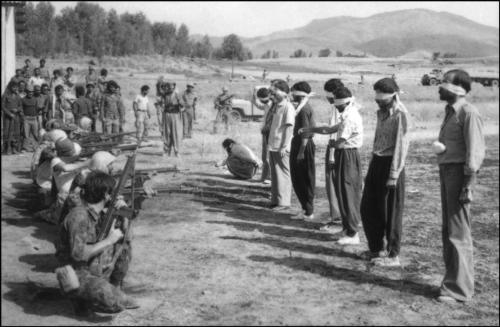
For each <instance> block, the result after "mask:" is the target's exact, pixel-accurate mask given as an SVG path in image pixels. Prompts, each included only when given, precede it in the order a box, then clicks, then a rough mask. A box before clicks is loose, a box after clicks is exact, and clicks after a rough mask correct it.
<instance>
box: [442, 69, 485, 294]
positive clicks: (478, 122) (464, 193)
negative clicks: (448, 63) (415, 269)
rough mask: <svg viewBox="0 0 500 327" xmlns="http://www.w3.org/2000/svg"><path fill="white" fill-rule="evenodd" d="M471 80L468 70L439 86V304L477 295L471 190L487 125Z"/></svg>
mask: <svg viewBox="0 0 500 327" xmlns="http://www.w3.org/2000/svg"><path fill="white" fill-rule="evenodd" d="M470 90H471V79H470V76H469V74H468V73H467V72H465V71H463V70H459V69H456V70H451V71H448V72H447V73H446V74H445V75H444V77H443V83H442V84H441V85H440V87H439V98H440V100H442V101H446V102H447V103H448V104H447V105H446V108H445V110H446V115H445V118H444V121H443V124H442V125H441V130H440V132H439V143H438V144H439V145H441V148H440V149H437V150H436V152H437V155H438V164H439V178H440V183H441V207H442V214H443V226H442V237H443V257H444V263H445V267H446V272H445V275H444V279H443V282H442V284H441V288H440V295H439V297H438V301H441V302H451V303H454V302H465V301H468V300H470V299H471V298H472V295H473V293H474V262H473V255H472V251H473V244H472V235H471V225H470V224H471V216H470V203H471V201H472V186H473V185H474V182H475V180H476V174H477V172H478V170H479V168H480V167H481V164H482V162H483V159H484V154H485V144H484V136H483V122H482V119H481V116H480V115H479V112H478V110H477V109H476V108H475V107H474V106H472V105H471V104H470V103H468V102H467V100H466V99H465V96H466V94H467V93H469V92H470Z"/></svg>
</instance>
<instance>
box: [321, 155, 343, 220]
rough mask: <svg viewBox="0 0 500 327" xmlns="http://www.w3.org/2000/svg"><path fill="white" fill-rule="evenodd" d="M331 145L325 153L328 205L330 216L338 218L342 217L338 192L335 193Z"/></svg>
mask: <svg viewBox="0 0 500 327" xmlns="http://www.w3.org/2000/svg"><path fill="white" fill-rule="evenodd" d="M331 151H333V149H330V146H327V147H326V155H325V188H326V195H327V197H328V205H329V209H330V218H331V219H336V218H340V217H341V214H340V209H339V201H338V199H337V194H336V193H335V183H334V180H335V165H334V164H333V163H331V162H330V152H331Z"/></svg>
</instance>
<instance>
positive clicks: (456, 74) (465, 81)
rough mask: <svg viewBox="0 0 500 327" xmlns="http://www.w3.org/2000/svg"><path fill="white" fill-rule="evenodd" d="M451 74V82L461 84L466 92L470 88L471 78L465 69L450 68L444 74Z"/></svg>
mask: <svg viewBox="0 0 500 327" xmlns="http://www.w3.org/2000/svg"><path fill="white" fill-rule="evenodd" d="M449 75H452V77H453V78H452V79H451V84H453V85H457V86H461V87H462V88H464V90H465V91H467V93H469V92H470V90H471V83H472V80H471V78H470V76H469V73H467V72H466V71H465V70H462V69H452V70H449V71H447V72H446V73H445V74H444V76H449Z"/></svg>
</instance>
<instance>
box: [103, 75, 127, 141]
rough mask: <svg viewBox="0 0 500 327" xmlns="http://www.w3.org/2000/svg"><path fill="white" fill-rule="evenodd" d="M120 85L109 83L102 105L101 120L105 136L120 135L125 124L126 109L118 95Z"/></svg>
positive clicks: (113, 82)
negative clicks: (121, 127)
mask: <svg viewBox="0 0 500 327" xmlns="http://www.w3.org/2000/svg"><path fill="white" fill-rule="evenodd" d="M117 90H118V84H117V83H116V82H115V81H109V82H108V83H107V91H106V93H104V94H103V96H102V99H101V105H100V110H99V112H100V119H101V121H102V131H103V133H104V134H110V133H113V134H115V133H119V131H120V126H121V125H123V124H124V123H125V107H124V105H123V102H122V101H121V98H120V96H119V95H118V94H117Z"/></svg>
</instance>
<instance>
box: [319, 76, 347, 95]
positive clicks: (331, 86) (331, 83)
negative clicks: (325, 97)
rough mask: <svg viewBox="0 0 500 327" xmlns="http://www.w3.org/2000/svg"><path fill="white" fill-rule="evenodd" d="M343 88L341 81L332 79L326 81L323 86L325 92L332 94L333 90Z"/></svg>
mask: <svg viewBox="0 0 500 327" xmlns="http://www.w3.org/2000/svg"><path fill="white" fill-rule="evenodd" d="M343 86H344V83H342V81H341V80H340V79H338V78H332V79H329V80H328V81H326V83H325V85H324V86H323V89H324V90H325V91H326V92H332V93H333V91H335V89H337V88H339V87H343Z"/></svg>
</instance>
